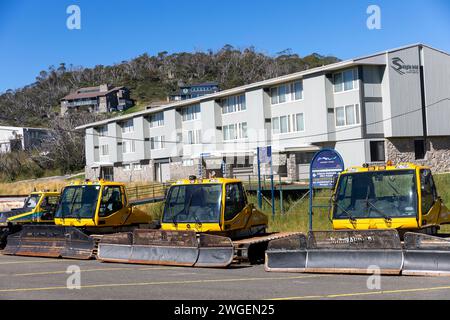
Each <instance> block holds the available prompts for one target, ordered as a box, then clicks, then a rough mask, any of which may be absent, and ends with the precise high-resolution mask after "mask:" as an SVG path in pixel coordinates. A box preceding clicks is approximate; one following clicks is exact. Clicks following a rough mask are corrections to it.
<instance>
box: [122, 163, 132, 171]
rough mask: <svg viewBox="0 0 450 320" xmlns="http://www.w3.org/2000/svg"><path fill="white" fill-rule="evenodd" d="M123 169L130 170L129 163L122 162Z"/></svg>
mask: <svg viewBox="0 0 450 320" xmlns="http://www.w3.org/2000/svg"><path fill="white" fill-rule="evenodd" d="M123 170H124V171H131V164H130V163H127V164H124V165H123Z"/></svg>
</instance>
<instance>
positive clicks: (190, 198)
mask: <svg viewBox="0 0 450 320" xmlns="http://www.w3.org/2000/svg"><path fill="white" fill-rule="evenodd" d="M193 196H194V194H193V193H191V196H190V197H189V201H188V204H187V208H186V210H185V211H186V215H187V216H188V217H189V209H190V208H191V202H192V198H193ZM192 216H193V217H194V220H195V222H196V223H197V224H198V225H201V224H202V223H201V222H200V219H199V218H198V217H197V215H196V214H195V212H193V213H192Z"/></svg>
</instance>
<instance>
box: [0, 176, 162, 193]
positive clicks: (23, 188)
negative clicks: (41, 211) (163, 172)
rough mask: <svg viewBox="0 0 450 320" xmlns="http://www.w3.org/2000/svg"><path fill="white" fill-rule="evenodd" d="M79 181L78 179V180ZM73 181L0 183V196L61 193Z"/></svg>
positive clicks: (133, 185)
mask: <svg viewBox="0 0 450 320" xmlns="http://www.w3.org/2000/svg"><path fill="white" fill-rule="evenodd" d="M78 179H79V178H78ZM73 180H77V179H63V178H61V179H49V180H42V179H37V180H33V181H25V182H21V181H18V182H10V183H0V195H27V194H29V193H30V192H32V191H34V190H36V191H39V190H50V191H55V190H56V191H61V189H62V188H63V187H64V186H66V185H67V184H68V183H70V182H71V181H73ZM152 184H154V183H153V182H149V181H141V182H130V183H125V185H126V186H127V188H129V189H131V188H133V187H136V186H139V187H142V186H150V185H152Z"/></svg>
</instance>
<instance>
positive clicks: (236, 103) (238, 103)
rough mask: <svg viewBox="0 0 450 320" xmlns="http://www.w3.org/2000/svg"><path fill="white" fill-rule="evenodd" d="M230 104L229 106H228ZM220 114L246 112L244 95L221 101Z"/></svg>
mask: <svg viewBox="0 0 450 320" xmlns="http://www.w3.org/2000/svg"><path fill="white" fill-rule="evenodd" d="M230 102H231V104H230ZM221 107H222V114H232V113H236V112H242V111H246V110H247V104H246V100H245V94H241V95H237V96H230V97H226V98H224V99H222V101H221Z"/></svg>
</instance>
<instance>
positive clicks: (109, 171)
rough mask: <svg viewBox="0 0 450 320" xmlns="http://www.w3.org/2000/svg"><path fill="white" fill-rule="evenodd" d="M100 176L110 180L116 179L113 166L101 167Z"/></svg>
mask: <svg viewBox="0 0 450 320" xmlns="http://www.w3.org/2000/svg"><path fill="white" fill-rule="evenodd" d="M100 178H101V179H104V180H108V181H114V170H113V167H101V168H100Z"/></svg>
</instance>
